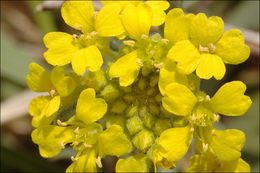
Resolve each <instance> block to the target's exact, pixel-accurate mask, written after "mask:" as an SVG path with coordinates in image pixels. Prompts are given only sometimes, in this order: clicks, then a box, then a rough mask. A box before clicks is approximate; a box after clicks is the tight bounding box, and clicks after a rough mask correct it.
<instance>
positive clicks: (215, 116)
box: [213, 114, 220, 122]
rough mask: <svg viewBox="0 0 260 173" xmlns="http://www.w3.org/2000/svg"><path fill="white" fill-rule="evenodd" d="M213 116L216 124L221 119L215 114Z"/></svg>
mask: <svg viewBox="0 0 260 173" xmlns="http://www.w3.org/2000/svg"><path fill="white" fill-rule="evenodd" d="M213 116H214V117H213V120H214V122H218V121H219V118H220V116H219V114H214V115H213Z"/></svg>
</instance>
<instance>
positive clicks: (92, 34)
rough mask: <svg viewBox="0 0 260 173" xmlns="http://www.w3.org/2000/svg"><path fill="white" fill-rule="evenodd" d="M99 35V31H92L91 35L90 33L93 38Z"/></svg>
mask: <svg viewBox="0 0 260 173" xmlns="http://www.w3.org/2000/svg"><path fill="white" fill-rule="evenodd" d="M97 34H98V32H97V31H92V32H91V33H90V35H91V36H92V37H93V36H95V35H97Z"/></svg>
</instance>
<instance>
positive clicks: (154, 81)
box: [150, 75, 159, 87]
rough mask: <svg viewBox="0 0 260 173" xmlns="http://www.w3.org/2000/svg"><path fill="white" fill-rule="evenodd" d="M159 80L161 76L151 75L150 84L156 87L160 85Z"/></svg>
mask: <svg viewBox="0 0 260 173" xmlns="http://www.w3.org/2000/svg"><path fill="white" fill-rule="evenodd" d="M158 81H159V76H158V75H152V76H151V77H150V86H151V87H155V86H156V85H158Z"/></svg>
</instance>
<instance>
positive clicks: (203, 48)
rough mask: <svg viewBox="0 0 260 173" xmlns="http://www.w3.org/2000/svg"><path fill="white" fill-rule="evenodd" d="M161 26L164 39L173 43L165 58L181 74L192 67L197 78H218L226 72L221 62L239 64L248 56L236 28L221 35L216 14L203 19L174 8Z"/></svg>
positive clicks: (247, 49) (247, 50)
mask: <svg viewBox="0 0 260 173" xmlns="http://www.w3.org/2000/svg"><path fill="white" fill-rule="evenodd" d="M168 16H169V17H168ZM165 26H166V27H165V32H166V33H165V36H166V38H168V39H169V40H171V41H172V43H174V46H173V47H172V48H171V49H170V51H169V52H168V55H167V58H168V59H169V60H171V61H175V62H177V68H178V70H179V72H181V73H184V74H190V73H192V72H193V71H195V70H196V74H197V75H198V76H199V77H200V78H203V79H210V78H211V77H213V76H214V77H215V78H216V79H217V80H220V79H222V78H223V76H224V75H225V72H226V68H225V64H224V63H226V64H240V63H242V62H244V61H245V60H247V58H248V57H249V55H250V49H249V47H248V46H247V45H245V44H244V37H243V34H242V33H241V31H240V30H237V29H231V30H228V31H226V32H225V33H224V34H223V31H224V23H223V21H222V19H221V18H220V17H217V16H212V17H210V18H207V17H206V15H205V14H203V13H199V14H197V15H196V16H195V17H194V16H192V15H184V14H183V12H182V11H181V10H180V9H174V10H172V11H171V12H169V13H168V14H167V17H166V23H165ZM171 26H175V27H173V29H172V28H170V27H171ZM170 29H171V30H170ZM174 31H177V32H178V33H179V34H175V33H174ZM179 31H181V32H179Z"/></svg>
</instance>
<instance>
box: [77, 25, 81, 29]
mask: <svg viewBox="0 0 260 173" xmlns="http://www.w3.org/2000/svg"><path fill="white" fill-rule="evenodd" d="M75 28H76V29H81V28H83V25H76V26H75Z"/></svg>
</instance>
